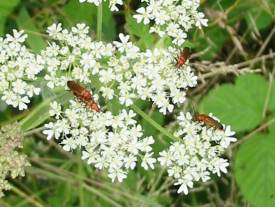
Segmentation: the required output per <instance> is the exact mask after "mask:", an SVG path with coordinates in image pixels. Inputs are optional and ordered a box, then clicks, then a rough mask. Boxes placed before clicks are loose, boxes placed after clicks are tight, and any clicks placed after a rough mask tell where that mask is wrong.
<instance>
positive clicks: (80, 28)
mask: <svg viewBox="0 0 275 207" xmlns="http://www.w3.org/2000/svg"><path fill="white" fill-rule="evenodd" d="M47 32H48V34H49V36H50V37H51V38H53V41H51V42H49V46H48V47H47V48H46V49H45V50H43V51H42V52H41V55H42V56H43V58H44V60H45V69H46V73H47V74H46V76H45V79H46V80H47V81H48V84H47V85H48V87H50V88H54V87H56V86H65V85H66V83H67V81H68V80H78V81H80V82H82V83H89V82H90V76H91V74H96V73H98V71H99V69H100V68H101V63H100V60H101V59H102V58H103V57H109V56H111V55H112V53H113V51H114V48H113V46H112V45H111V44H103V43H102V42H95V41H92V38H91V37H90V36H89V35H88V33H89V28H88V27H87V26H86V25H85V24H77V25H76V27H72V29H71V31H68V30H67V29H63V28H62V27H61V24H53V25H52V26H50V27H49V28H48V30H47ZM54 40H55V41H56V42H55V41H54Z"/></svg>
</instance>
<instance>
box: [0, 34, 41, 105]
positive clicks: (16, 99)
mask: <svg viewBox="0 0 275 207" xmlns="http://www.w3.org/2000/svg"><path fill="white" fill-rule="evenodd" d="M26 38H27V35H26V34H24V32H23V31H19V32H18V31H17V30H13V35H10V34H7V35H6V37H5V38H2V37H0V96H2V97H1V99H2V100H3V101H4V102H6V103H7V104H8V105H11V106H13V107H15V108H19V110H23V109H27V104H28V103H29V102H30V98H31V97H33V96H34V95H38V94H39V92H40V88H39V87H36V86H35V85H34V84H32V81H34V80H36V79H37V74H38V73H39V72H40V71H41V70H43V68H44V67H43V66H44V65H43V59H42V58H41V56H38V55H35V54H33V53H31V52H29V51H28V49H27V48H26V47H25V45H24V42H25V40H26Z"/></svg>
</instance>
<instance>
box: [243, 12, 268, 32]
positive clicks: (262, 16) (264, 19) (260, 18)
mask: <svg viewBox="0 0 275 207" xmlns="http://www.w3.org/2000/svg"><path fill="white" fill-rule="evenodd" d="M253 8H254V7H253ZM251 17H252V18H253V20H251ZM245 19H246V22H247V24H248V25H251V27H253V26H254V24H255V25H256V27H257V29H259V30H261V29H265V28H267V27H268V26H270V25H271V24H272V15H271V14H269V13H268V12H267V11H265V10H264V8H257V9H255V8H254V9H253V10H250V11H249V12H248V13H247V15H246V17H245ZM252 21H254V22H252Z"/></svg>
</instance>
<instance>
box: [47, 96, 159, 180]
mask: <svg viewBox="0 0 275 207" xmlns="http://www.w3.org/2000/svg"><path fill="white" fill-rule="evenodd" d="M50 115H51V116H52V117H53V118H54V119H55V121H54V122H50V123H48V124H46V125H45V128H46V129H45V130H44V133H45V134H47V136H48V139H51V138H52V137H54V138H56V139H59V140H60V141H61V145H63V149H64V150H66V151H72V150H75V149H76V148H80V149H82V159H84V160H87V162H88V164H92V165H93V166H94V167H95V168H97V169H100V170H103V169H107V170H108V176H109V177H110V178H111V179H112V181H115V180H116V179H117V180H118V181H119V182H122V180H123V179H125V178H126V177H127V174H128V172H129V170H133V169H134V168H135V167H136V164H137V161H138V160H139V159H140V160H141V161H142V162H141V166H142V167H143V168H144V169H145V170H148V169H149V168H152V169H153V168H154V165H153V164H154V163H155V162H156V159H155V158H153V157H152V155H153V153H152V147H151V145H152V144H153V143H154V139H153V138H152V137H144V136H143V131H142V128H141V126H140V125H138V124H137V122H136V120H135V119H134V117H135V115H136V114H135V113H134V112H133V111H126V110H122V111H121V113H119V114H118V115H116V116H115V115H112V113H111V112H108V111H107V112H93V111H91V110H90V109H87V107H85V106H84V105H83V104H82V103H80V102H75V101H71V102H70V106H69V108H67V109H65V110H63V111H62V107H61V105H60V104H58V103H57V102H53V103H52V104H51V110H50Z"/></svg>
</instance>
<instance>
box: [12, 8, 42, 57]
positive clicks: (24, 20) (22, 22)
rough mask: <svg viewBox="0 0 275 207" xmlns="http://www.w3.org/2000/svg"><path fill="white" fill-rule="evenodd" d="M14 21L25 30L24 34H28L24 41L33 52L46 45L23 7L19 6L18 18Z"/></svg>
mask: <svg viewBox="0 0 275 207" xmlns="http://www.w3.org/2000/svg"><path fill="white" fill-rule="evenodd" d="M16 23H17V25H18V27H19V29H23V30H25V32H26V34H28V38H27V40H26V42H27V44H28V45H29V46H30V48H31V49H32V50H33V51H34V52H39V51H41V50H42V49H43V48H45V47H46V46H47V44H46V42H45V41H44V39H43V38H42V37H41V36H39V33H40V32H39V30H38V29H37V28H36V26H35V23H34V22H33V19H32V18H31V16H30V15H29V13H28V11H27V9H26V8H25V7H22V8H21V10H20V12H19V15H18V18H16ZM35 33H36V34H35Z"/></svg>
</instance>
